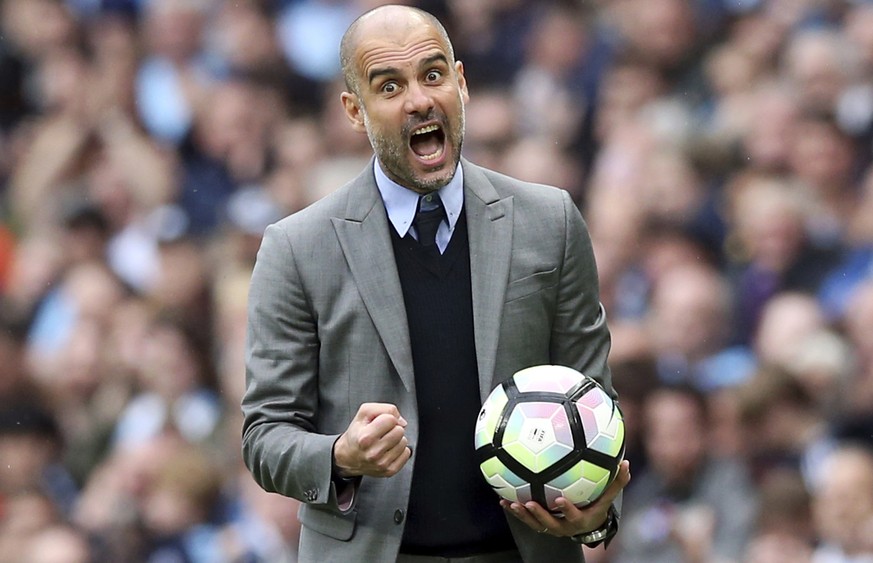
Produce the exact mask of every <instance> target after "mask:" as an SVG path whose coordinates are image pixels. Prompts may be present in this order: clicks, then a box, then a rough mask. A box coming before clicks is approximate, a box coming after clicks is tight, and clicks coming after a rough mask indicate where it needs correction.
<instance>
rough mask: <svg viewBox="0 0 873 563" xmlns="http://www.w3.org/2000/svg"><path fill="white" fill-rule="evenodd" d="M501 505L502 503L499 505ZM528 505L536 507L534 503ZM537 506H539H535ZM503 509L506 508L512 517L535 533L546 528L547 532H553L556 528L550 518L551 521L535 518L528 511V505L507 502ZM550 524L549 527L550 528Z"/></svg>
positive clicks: (555, 523)
mask: <svg viewBox="0 0 873 563" xmlns="http://www.w3.org/2000/svg"><path fill="white" fill-rule="evenodd" d="M501 504H503V503H501ZM529 504H530V505H536V503H529ZM537 506H539V505H537ZM504 508H507V509H508V510H509V512H510V514H512V515H513V516H515V517H516V518H518V519H519V520H521V521H522V522H524V524H525V525H526V526H527V527H528V528H530V529H532V530H536V531H537V532H541V531H542V530H543V529H544V528H548V529H549V530H555V529H557V528H558V523H557V521H555V520H554V518H552V520H546V521H545V522H544V521H541V520H540V519H539V518H537V516H536V515H535V514H534V513H533V512H532V511H531V510H530V508H529V507H528V505H525V504H521V503H519V502H511V503H510V502H507V503H506V504H505V505H504ZM550 524H551V526H550Z"/></svg>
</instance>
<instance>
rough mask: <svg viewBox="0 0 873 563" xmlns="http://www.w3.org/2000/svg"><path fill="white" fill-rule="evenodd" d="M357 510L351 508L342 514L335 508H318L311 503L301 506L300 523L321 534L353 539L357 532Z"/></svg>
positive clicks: (346, 539)
mask: <svg viewBox="0 0 873 563" xmlns="http://www.w3.org/2000/svg"><path fill="white" fill-rule="evenodd" d="M356 516H357V512H356V511H354V510H350V511H349V512H348V513H346V514H340V513H339V512H336V511H334V510H326V509H323V508H318V507H316V506H314V505H311V504H304V505H302V506H301V507H300V512H299V515H298V518H299V519H300V524H302V525H303V526H306V527H307V528H310V529H312V530H315V531H316V532H318V533H320V534H324V535H326V536H329V537H332V538H334V539H337V540H341V541H348V540H350V539H352V535H354V533H355V518H356Z"/></svg>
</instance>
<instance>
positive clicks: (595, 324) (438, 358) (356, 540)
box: [242, 6, 630, 563]
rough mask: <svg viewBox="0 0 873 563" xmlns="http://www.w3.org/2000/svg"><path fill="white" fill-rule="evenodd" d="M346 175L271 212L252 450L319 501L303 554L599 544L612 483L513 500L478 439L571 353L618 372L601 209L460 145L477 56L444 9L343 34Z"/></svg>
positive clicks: (586, 365) (612, 520)
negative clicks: (480, 421)
mask: <svg viewBox="0 0 873 563" xmlns="http://www.w3.org/2000/svg"><path fill="white" fill-rule="evenodd" d="M340 58H341V62H342V68H343V75H344V78H345V81H346V91H345V92H343V94H342V96H341V101H342V104H343V107H344V109H345V113H346V115H347V117H348V119H349V122H350V124H351V127H352V129H353V130H354V131H357V132H359V133H362V134H366V135H367V136H368V137H369V140H370V143H371V145H372V147H373V150H374V153H375V155H374V158H373V160H372V162H371V163H370V165H369V166H368V167H367V168H366V169H365V170H364V171H363V172H362V173H361V175H360V176H358V177H357V178H356V179H354V180H352V181H351V182H350V183H348V184H347V185H345V186H343V187H341V188H340V189H338V190H337V191H335V192H334V193H332V194H331V195H329V196H327V197H325V198H324V199H322V200H320V201H318V202H316V203H315V204H313V205H311V206H310V207H308V208H306V209H305V210H303V211H301V212H299V213H296V214H294V215H292V216H290V217H287V218H285V219H283V220H281V221H279V222H278V223H276V224H274V225H271V226H270V227H269V228H268V229H267V230H266V232H265V234H264V239H263V242H262V245H261V249H260V251H259V254H258V260H257V264H256V266H255V269H254V272H253V276H252V283H251V290H250V300H249V325H248V328H249V330H248V345H247V361H246V383H247V388H246V393H245V396H244V398H243V402H242V408H243V413H244V415H245V421H244V426H243V454H244V458H245V461H246V464H247V466H248V467H249V469H250V470H251V472H252V475H253V476H254V478H255V480H256V481H257V482H258V483H259V484H260V485H261V486H262V487H263V488H264V489H266V490H268V491H275V492H278V493H281V494H283V495H287V496H291V497H294V498H297V499H300V500H301V501H303V503H304V504H303V506H302V508H301V511H300V521H301V524H302V529H301V535H300V560H301V561H320V562H321V561H342V562H359V561H360V562H363V561H367V562H369V561H401V562H428V561H467V562H480V563H484V562H510V561H512V562H517V561H529V562H535V561H542V560H543V559H544V558H546V557H548V559H549V560H550V561H555V562H564V561H567V562H570V561H572V562H578V561H582V549H581V546H580V544H588V545H597V544H599V543H601V542H603V541H604V540H607V541H608V539H609V538H611V536H612V535H613V534H614V533H615V531H616V529H617V527H618V513H617V511H616V510H615V507H614V506H613V504H614V502H613V501H614V500H616V497H617V496H618V495H619V492H620V491H621V489H622V488H623V487H624V486H625V485H626V484H627V482H628V481H629V479H630V474H629V468H628V466H627V463H624V464H622V466H621V468H620V471H619V474H618V476H617V478H616V480H615V482H614V483H613V485H612V486H610V487H609V488H608V489H607V491H606V493H605V494H604V496H603V497H602V498H601V499H600V500H599V501H597V502H595V503H593V504H592V505H590V506H588V507H586V508H584V509H580V508H577V507H575V506H573V505H572V504H570V503H569V502H566V501H565V502H563V504H562V508H561V509H560V513H559V514H551V513H549V512H548V511H546V510H545V509H543V507H541V506H539V505H537V504H536V503H534V502H528V503H518V502H514V503H509V502H506V501H502V502H500V501H499V499H498V497H497V495H496V494H495V493H494V492H493V491H492V490H491V489H490V488H489V487H488V486H487V484H486V483H485V480H484V479H483V477H482V475H481V473H480V471H479V468H478V464H477V462H476V459H475V455H474V449H473V430H474V427H475V421H476V417H477V414H478V411H479V408H480V406H481V402H482V400H483V399H484V398H485V397H487V395H488V393H489V392H490V391H491V389H493V388H494V387H495V386H496V385H498V384H499V383H500V382H501V381H503V380H504V379H506V378H509V377H511V376H512V375H513V374H514V373H515V372H516V371H518V370H520V369H522V368H526V367H529V366H533V365H539V364H561V365H567V366H571V367H573V368H575V369H577V370H579V371H581V372H583V373H585V374H587V375H589V376H592V377H594V378H595V379H597V380H598V381H600V383H601V384H602V385H603V386H604V388H605V389H607V390H609V392H610V393H613V394H614V392H613V391H612V386H611V382H610V374H609V370H608V368H607V365H606V359H607V354H608V352H609V341H610V339H609V331H608V329H607V326H606V319H605V315H604V312H603V308H602V307H601V304H600V301H599V296H598V285H597V272H596V268H595V264H594V258H593V254H592V250H591V242H590V239H589V236H588V231H587V228H586V226H585V223H584V222H583V220H582V218H581V216H580V214H579V211H578V210H577V208H576V207H575V206H574V204H573V203H572V201H571V199H570V197H569V195H568V194H567V193H566V192H565V191H563V190H561V189H557V188H553V187H546V186H542V185H534V184H529V183H524V182H520V181H518V180H515V179H512V178H509V177H506V176H503V175H500V174H497V173H495V172H493V171H490V170H487V169H484V168H481V167H478V166H476V165H475V164H473V163H471V162H469V161H467V160H465V159H464V158H462V156H461V147H462V144H463V139H464V106H465V104H466V103H467V101H468V99H469V94H468V91H467V82H466V79H465V77H464V67H463V65H462V64H461V62H460V61H456V60H455V56H454V52H453V50H452V45H451V42H450V41H449V38H448V35H447V34H446V31H445V29H444V28H443V26H442V25H441V24H440V22H439V21H437V20H436V19H435V18H434V17H433V16H432V15H430V14H428V13H426V12H423V11H421V10H418V9H414V8H409V7H404V6H383V7H380V8H376V9H374V10H371V11H369V12H367V13H366V14H364V15H363V16H361V17H360V18H359V19H357V20H356V21H355V22H354V23H353V24H352V25H351V26H350V27H349V29H348V31H347V32H346V34H345V36H344V38H343V40H342V44H341V46H340Z"/></svg>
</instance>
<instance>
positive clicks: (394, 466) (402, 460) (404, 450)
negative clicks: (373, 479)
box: [385, 440, 412, 477]
mask: <svg viewBox="0 0 873 563" xmlns="http://www.w3.org/2000/svg"><path fill="white" fill-rule="evenodd" d="M405 442H406V441H405V440H404V444H405ZM411 457H412V450H410V449H409V448H408V447H406V446H405V445H403V446H402V447H401V449H400V453H399V454H398V455H397V457H396V458H395V459H394V460H393V461H392V462H391V463H390V464H389V465H388V468H387V470H386V472H385V476H386V477H391V476H392V475H396V474H397V473H398V472H399V471H400V470H401V469H403V466H404V465H406V462H408V461H409V459H410V458H411Z"/></svg>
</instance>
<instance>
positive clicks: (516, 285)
mask: <svg viewBox="0 0 873 563" xmlns="http://www.w3.org/2000/svg"><path fill="white" fill-rule="evenodd" d="M557 283H558V269H557V268H552V269H551V270H547V271H545V272H536V273H535V274H531V275H529V276H525V277H523V278H521V279H520V280H515V281H513V282H509V285H508V286H506V299H505V301H506V302H507V303H509V302H510V301H515V300H516V299H521V298H522V297H525V296H527V295H530V294H532V293H536V292H538V291H542V290H543V289H546V288H549V287H554V285H555V284H557Z"/></svg>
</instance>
